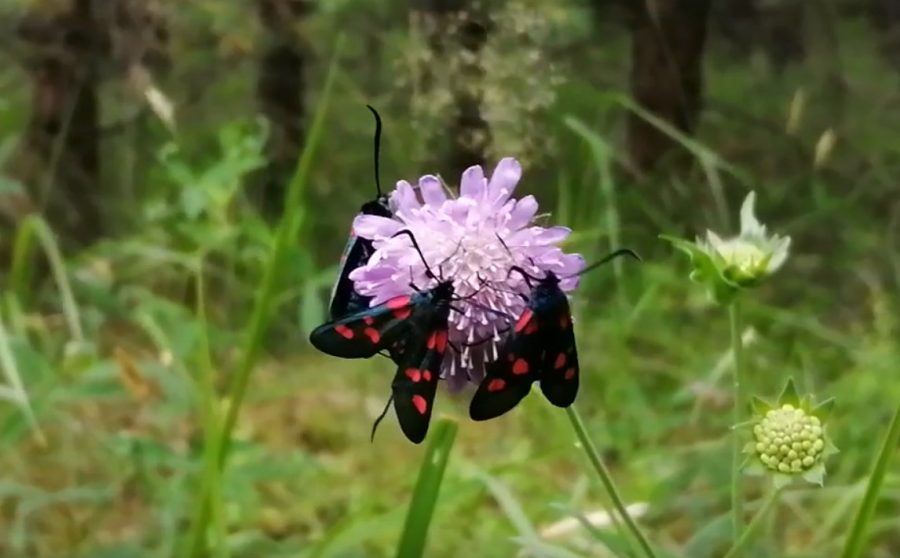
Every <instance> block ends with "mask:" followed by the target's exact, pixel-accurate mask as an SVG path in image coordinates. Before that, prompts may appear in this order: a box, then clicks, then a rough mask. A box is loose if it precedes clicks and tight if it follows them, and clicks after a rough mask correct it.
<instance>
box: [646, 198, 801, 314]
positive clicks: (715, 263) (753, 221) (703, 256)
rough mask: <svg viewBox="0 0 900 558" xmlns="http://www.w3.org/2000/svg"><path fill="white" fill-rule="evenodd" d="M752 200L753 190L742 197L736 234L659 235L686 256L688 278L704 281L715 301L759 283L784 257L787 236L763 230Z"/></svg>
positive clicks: (763, 226)
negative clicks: (690, 266)
mask: <svg viewBox="0 0 900 558" xmlns="http://www.w3.org/2000/svg"><path fill="white" fill-rule="evenodd" d="M755 200H756V194H755V193H754V192H750V193H749V194H747V197H746V198H745V199H744V203H743V205H742V206H741V233H740V234H739V235H738V236H735V237H732V238H727V239H722V238H721V237H719V235H717V234H716V233H714V232H712V231H709V230H708V231H706V238H705V239H699V238H698V239H697V240H696V241H695V242H689V241H687V240H683V239H680V238H673V237H669V236H663V238H665V239H666V240H668V241H670V242H671V243H672V244H673V245H675V247H676V248H679V249H680V250H682V251H684V252H686V253H687V254H688V255H689V256H690V258H691V261H692V262H693V264H694V270H693V271H692V272H691V278H692V279H694V280H695V281H697V282H700V283H704V284H706V285H707V286H708V288H709V289H710V293H711V295H712V297H713V298H714V299H715V300H716V301H717V302H719V303H727V302H729V301H730V300H731V299H732V298H733V297H734V296H736V295H737V293H738V292H740V290H741V289H744V288H748V287H754V286H756V285H758V284H760V283H761V282H762V281H763V280H764V279H765V278H766V277H768V276H769V275H771V274H772V273H775V271H777V270H778V268H780V267H781V266H782V265H784V262H785V260H787V256H788V248H789V247H790V244H791V239H790V237H781V236H779V235H777V234H773V235H769V234H767V233H766V227H765V225H763V224H761V223H760V222H759V221H758V220H757V218H756V215H755V214H754V212H753V204H754V201H755Z"/></svg>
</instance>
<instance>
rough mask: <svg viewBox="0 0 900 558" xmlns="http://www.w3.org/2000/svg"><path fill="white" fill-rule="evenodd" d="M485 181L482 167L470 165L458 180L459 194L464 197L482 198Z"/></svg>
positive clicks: (485, 185)
mask: <svg viewBox="0 0 900 558" xmlns="http://www.w3.org/2000/svg"><path fill="white" fill-rule="evenodd" d="M486 187H487V182H486V181H485V179H484V169H482V168H481V165H472V166H471V167H469V168H467V169H466V170H465V171H463V173H462V178H461V179H460V182H459V195H460V196H462V197H464V198H472V199H476V200H479V201H480V200H482V199H483V198H484V193H485V191H486Z"/></svg>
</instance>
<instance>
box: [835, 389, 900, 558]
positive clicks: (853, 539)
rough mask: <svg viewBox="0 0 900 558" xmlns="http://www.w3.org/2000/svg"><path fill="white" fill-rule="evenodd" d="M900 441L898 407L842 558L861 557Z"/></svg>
mask: <svg viewBox="0 0 900 558" xmlns="http://www.w3.org/2000/svg"><path fill="white" fill-rule="evenodd" d="M898 441H900V407H897V410H896V411H894V418H893V419H891V425H890V426H889V427H888V432H887V435H886V436H885V438H884V444H883V445H882V446H881V451H880V452H878V457H877V458H876V459H875V466H874V468H873V469H872V474H871V475H870V476H869V484H868V486H866V495H865V496H864V497H863V501H862V504H860V506H859V511H857V512H856V518H855V519H854V520H853V526H852V527H851V528H850V534H849V535H848V536H847V542H846V544H845V545H844V552H843V554H841V557H842V558H858V557H859V556H861V555H862V552H863V550H864V549H865V546H866V532H867V531H868V528H869V523H871V522H872V515H873V514H874V513H875V504H876V503H878V494H879V492H881V486H882V484H883V482H884V477H885V474H886V473H887V470H888V464H889V462H890V459H891V454H893V453H894V448H896V447H897V443H898Z"/></svg>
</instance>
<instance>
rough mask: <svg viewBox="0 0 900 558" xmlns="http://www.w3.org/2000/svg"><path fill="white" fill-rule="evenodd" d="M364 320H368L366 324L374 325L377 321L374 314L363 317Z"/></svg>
mask: <svg viewBox="0 0 900 558" xmlns="http://www.w3.org/2000/svg"><path fill="white" fill-rule="evenodd" d="M363 321H364V322H366V325H372V324H374V323H375V318H373V317H372V316H366V317H365V318H363Z"/></svg>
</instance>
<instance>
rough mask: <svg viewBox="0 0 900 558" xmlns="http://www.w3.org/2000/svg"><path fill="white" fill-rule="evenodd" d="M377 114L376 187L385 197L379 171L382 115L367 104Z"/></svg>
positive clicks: (379, 194)
mask: <svg viewBox="0 0 900 558" xmlns="http://www.w3.org/2000/svg"><path fill="white" fill-rule="evenodd" d="M366 108H368V109H369V110H370V111H372V114H373V115H374V116H375V189H376V190H378V197H379V198H381V197H383V194H382V193H381V172H380V171H379V160H380V159H381V157H380V155H381V115H379V114H378V111H377V110H375V109H374V108H372V105H366Z"/></svg>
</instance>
